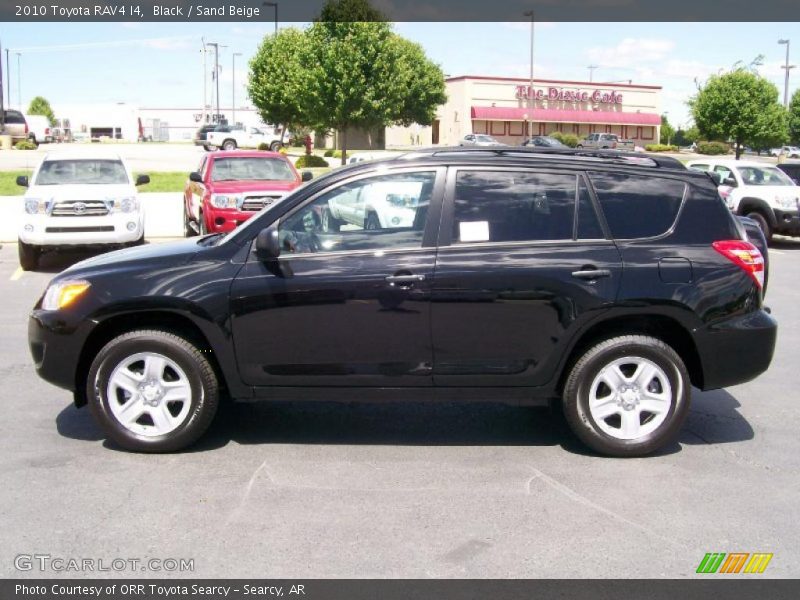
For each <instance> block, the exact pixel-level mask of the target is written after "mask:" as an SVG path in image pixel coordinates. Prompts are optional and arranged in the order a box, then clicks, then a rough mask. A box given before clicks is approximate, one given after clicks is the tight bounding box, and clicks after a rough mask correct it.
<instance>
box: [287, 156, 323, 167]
mask: <svg viewBox="0 0 800 600" xmlns="http://www.w3.org/2000/svg"><path fill="white" fill-rule="evenodd" d="M294 166H295V167H296V168H298V169H309V168H314V167H327V166H328V163H327V161H326V160H325V159H324V158H322V157H321V156H317V155H316V154H306V155H304V156H301V157H300V158H298V159H297V162H296V163H294Z"/></svg>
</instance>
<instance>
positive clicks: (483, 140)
mask: <svg viewBox="0 0 800 600" xmlns="http://www.w3.org/2000/svg"><path fill="white" fill-rule="evenodd" d="M504 145H505V144H501V143H500V142H498V141H497V140H496V139H494V138H493V137H492V136H490V135H483V134H481V133H469V134H467V135H465V136H464V139H463V140H461V142H460V143H459V146H504Z"/></svg>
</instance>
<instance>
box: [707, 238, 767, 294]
mask: <svg viewBox="0 0 800 600" xmlns="http://www.w3.org/2000/svg"><path fill="white" fill-rule="evenodd" d="M711 246H712V247H713V248H714V250H716V251H717V252H719V253H720V254H722V256H724V257H725V258H727V259H728V260H729V261H731V262H732V263H733V264H735V265H736V266H737V267H739V268H740V269H742V270H743V271H744V272H745V273H747V274H748V275H750V277H751V278H752V279H753V281H755V282H756V283H757V284H758V289H760V290H761V289H764V257H763V256H762V255H761V251H760V250H759V249H758V248H756V247H755V246H754V245H753V244H751V243H750V242H745V241H743V240H724V241H721V242H714V243H713V244H711Z"/></svg>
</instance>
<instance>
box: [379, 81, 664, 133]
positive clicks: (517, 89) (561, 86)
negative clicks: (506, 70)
mask: <svg viewBox="0 0 800 600" xmlns="http://www.w3.org/2000/svg"><path fill="white" fill-rule="evenodd" d="M446 83H447V103H446V104H444V105H443V106H442V107H441V108H440V109H439V111H438V113H437V119H436V121H434V123H433V126H432V127H431V128H430V132H429V134H430V136H429V137H428V138H427V139H426V140H425V141H426V142H428V143H432V144H439V145H446V146H449V145H457V144H458V143H459V141H460V140H461V139H462V138H463V137H464V136H465V135H467V134H470V133H485V134H488V135H491V136H492V137H494V138H496V139H497V140H498V141H500V142H503V143H505V144H510V145H519V144H521V143H522V141H523V140H524V139H525V138H526V137H528V136H530V135H549V134H552V133H553V132H556V131H560V132H562V133H565V134H567V133H571V134H574V135H577V136H578V137H579V138H582V137H585V136H587V135H589V134H590V133H615V134H617V135H619V136H621V137H623V138H628V139H632V140H634V141H635V142H636V144H637V145H639V146H644V145H645V144H652V143H658V139H659V134H660V127H661V104H660V103H661V87H660V86H653V85H633V84H620V83H591V82H585V81H559V80H544V79H535V80H534V84H533V87H532V88H531V85H530V80H529V79H520V78H510V77H485V76H475V75H466V76H462V77H451V78H448V79H447V82H446ZM426 133H428V132H426ZM394 137H395V136H390V135H389V134H388V132H387V145H388V144H389V143H390V141H389V140H390V139H392V140H393V138H394ZM397 137H398V141H401V142H402V139H401V138H402V137H403V136H402V135H398V136H397ZM426 137H427V136H426ZM405 143H406V144H407V143H408V141H406V142H405Z"/></svg>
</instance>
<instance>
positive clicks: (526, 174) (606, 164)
mask: <svg viewBox="0 0 800 600" xmlns="http://www.w3.org/2000/svg"><path fill="white" fill-rule="evenodd" d="M587 154H591V153H590V152H589V151H585V150H584V151H575V153H574V154H572V155H570V154H569V153H566V154H564V153H559V154H548V153H542V152H533V151H529V150H526V149H523V148H516V149H515V150H514V151H513V152H509V153H506V154H497V153H494V152H491V151H484V153H481V152H480V151H477V150H476V149H474V148H469V149H458V148H448V149H431V150H429V151H425V152H421V151H417V152H414V153H411V154H407V155H405V156H401V157H398V158H392V159H388V160H381V161H365V162H361V163H358V164H355V165H352V166H346V167H343V168H341V169H337V170H334V171H331V172H330V173H328V174H326V175H325V176H323V177H321V178H319V179H317V180H315V181H313V182H312V183H310V184H308V185H306V186H303V187H301V188H298V189H296V190H295V191H294V192H293V193H291V194H290V195H288V196H287V197H285V198H284V199H283V200H281V201H280V202H276V203H273V204H272V205H270V206H269V207H267V208H266V209H265V210H263V211H261V212H260V213H259V214H258V215H256V216H254V217H253V218H251V219H249V220H247V221H246V222H245V223H244V224H242V225H240V226H239V227H237V228H236V229H235V230H233V231H232V232H230V233H228V234H218V235H210V236H206V237H203V238H199V239H189V240H185V241H182V242H177V243H172V244H164V245H158V246H147V247H143V248H138V249H132V250H125V251H121V252H118V253H114V254H111V255H106V256H100V257H97V258H92V259H89V260H86V261H83V262H81V263H79V264H78V265H75V266H73V267H72V268H70V269H69V270H67V271H66V272H64V273H61V274H60V275H57V276H56V277H55V278H54V279H53V280H52V281H51V283H50V285H49V286H48V288H47V290H46V291H45V293H44V295H43V297H42V298H41V299H40V300H39V301H38V302H37V303H36V305H35V307H34V309H33V312H32V314H31V318H30V325H29V343H30V349H31V353H32V356H33V360H34V363H35V365H36V370H37V372H38V373H39V375H41V376H42V377H43V378H44V379H45V380H47V381H49V382H51V383H53V384H55V385H57V386H60V387H62V388H65V389H68V390H72V391H73V393H74V399H75V404H76V405H77V406H82V405H85V404H88V405H89V406H90V408H91V411H92V414H93V415H94V417H95V419H96V420H97V421H98V423H99V424H100V425H101V427H102V428H103V430H104V431H105V433H106V435H107V437H108V438H110V439H111V440H113V441H114V442H115V443H116V444H118V445H120V446H122V447H124V448H128V449H131V450H136V451H144V452H167V451H174V450H179V449H181V448H185V447H186V446H188V445H189V444H191V443H193V442H194V441H196V440H197V439H198V438H199V437H200V436H201V435H202V434H203V433H204V431H205V430H206V429H207V427H208V426H209V424H210V423H211V421H212V419H213V418H214V414H215V412H216V410H217V406H218V404H219V401H220V390H222V389H224V390H225V393H226V396H230V397H231V398H233V399H238V400H244V401H254V400H265V401H273V402H275V401H281V400H290V399H291V400H299V399H304V398H309V399H311V398H313V399H314V400H334V401H342V400H380V401H387V400H391V399H407V398H413V399H415V400H421V399H422V400H432V399H452V400H468V399H480V400H482V401H491V400H493V401H499V402H509V403H514V404H519V403H523V404H548V403H550V402H553V401H556V402H559V403H560V404H561V406H562V407H563V410H564V412H565V414H566V418H567V421H568V423H569V424H570V426H571V428H572V429H573V431H574V432H575V434H576V435H577V436H578V437H579V438H580V439H581V440H582V441H583V442H584V443H586V444H587V445H588V446H589V447H591V448H592V449H594V450H595V451H597V452H600V453H603V454H608V455H612V456H641V455H645V454H648V453H651V452H654V451H656V450H658V449H659V448H662V447H663V446H664V445H665V444H667V443H669V442H670V441H671V440H673V439H674V438H675V436H676V435H677V433H678V432H679V430H680V428H681V424H682V423H683V421H684V419H685V418H686V416H687V414H688V411H689V404H690V396H691V390H692V388H693V387H697V388H700V389H702V390H709V389H715V388H721V387H726V386H731V385H736V384H739V383H742V382H745V381H748V380H751V379H753V378H754V377H757V376H758V375H759V374H761V373H762V372H764V371H765V370H766V369H767V368H768V367H769V364H770V362H771V360H772V355H773V351H774V347H775V340H776V335H777V324H776V322H775V320H774V319H773V317H772V316H771V315H770V314H769V313H768V311H767V310H765V309H764V307H763V299H762V286H763V280H764V258H763V256H762V255H761V253H760V252H759V250H758V249H757V248H756V246H754V245H753V244H752V243H751V242H749V241H748V240H747V237H746V234H745V231H744V229H743V227H742V225H741V223H740V222H739V221H738V220H737V219H736V218H735V217H734V216H733V215H732V214H731V213H730V211H729V210H727V209H726V208H725V206H724V205H723V204H722V203H721V202H720V201H719V195H718V193H717V189H716V186H715V184H714V182H713V181H712V179H711V178H710V177H709V176H708V175H706V174H704V173H700V172H697V171H692V170H688V169H686V168H685V167H683V165H682V164H681V163H680V162H678V161H676V160H674V159H670V158H669V157H653V158H651V159H648V160H643V159H642V157H632V158H625V157H624V156H614V157H605V156H604V155H603V154H602V153H596V154H594V155H593V156H587ZM209 158H211V157H209ZM446 182H447V185H446ZM378 189H379V190H381V191H380V194H382V193H383V190H386V191H387V197H386V200H387V202H395V203H397V204H398V205H402V206H403V207H405V208H408V209H410V210H413V211H414V212H415V215H414V218H413V220H409V219H406V218H401V219H400V220H399V221H398V222H397V223H395V222H394V221H391V220H390V222H389V223H387V224H383V223H382V224H381V227H380V228H377V229H369V230H368V229H366V223H365V221H366V218H365V219H364V222H362V223H363V224H361V225H359V224H358V220H357V219H353V220H350V221H348V225H347V226H346V227H341V228H340V229H339V231H336V230H330V228H329V229H328V230H327V231H326V230H325V228H324V226H323V223H322V222H321V221H320V220H318V219H317V215H319V213H320V211H322V212H323V213H324V212H325V211H326V210H330V208H331V205H332V204H333V205H336V204H337V203H340V201H341V200H342V199H343V198H344V197H348V198H349V197H352V196H353V195H355V196H358V195H359V194H361V195H364V194H365V193H366V195H367V196H370V195H374V194H373V193H372V190H378ZM390 189H391V190H395V192H394V193H396V194H397V195H399V196H400V198H394V199H390V198H389V192H388V190H390ZM354 205H355V204H354ZM366 210H367V203H366V202H364V211H365V213H364V214H365V217H366ZM409 223H411V224H410V225H409ZM434 348H435V351H434Z"/></svg>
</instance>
